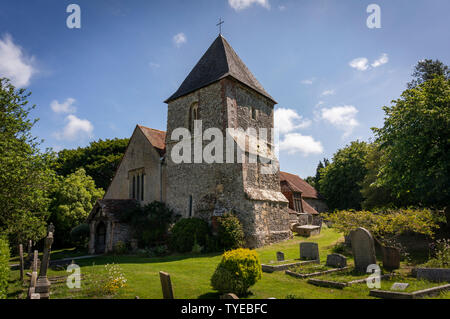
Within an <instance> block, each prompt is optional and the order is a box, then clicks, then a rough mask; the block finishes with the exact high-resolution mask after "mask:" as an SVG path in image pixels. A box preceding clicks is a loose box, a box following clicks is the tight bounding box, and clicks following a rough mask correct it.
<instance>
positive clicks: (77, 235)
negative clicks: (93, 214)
mask: <svg viewBox="0 0 450 319" xmlns="http://www.w3.org/2000/svg"><path fill="white" fill-rule="evenodd" d="M89 233H90V229H89V225H88V224H80V225H78V226H76V227H74V228H72V230H71V231H70V238H71V240H72V243H73V244H74V245H75V247H77V248H86V247H87V244H88V241H89Z"/></svg>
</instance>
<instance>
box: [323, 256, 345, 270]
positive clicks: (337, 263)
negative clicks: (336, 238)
mask: <svg viewBox="0 0 450 319" xmlns="http://www.w3.org/2000/svg"><path fill="white" fill-rule="evenodd" d="M326 265H327V266H330V267H337V268H344V267H347V257H345V256H343V255H341V254H331V255H328V256H327V264H326Z"/></svg>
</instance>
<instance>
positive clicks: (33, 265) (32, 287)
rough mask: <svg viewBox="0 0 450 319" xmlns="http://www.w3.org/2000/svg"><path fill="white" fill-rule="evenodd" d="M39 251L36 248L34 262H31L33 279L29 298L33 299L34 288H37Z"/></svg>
mask: <svg viewBox="0 0 450 319" xmlns="http://www.w3.org/2000/svg"><path fill="white" fill-rule="evenodd" d="M38 260H39V259H38V251H37V250H35V251H34V254H33V262H32V264H31V270H32V272H31V279H30V288H29V289H28V298H30V299H31V295H32V294H33V293H34V290H35V288H36V281H37V268H38V267H37V265H38Z"/></svg>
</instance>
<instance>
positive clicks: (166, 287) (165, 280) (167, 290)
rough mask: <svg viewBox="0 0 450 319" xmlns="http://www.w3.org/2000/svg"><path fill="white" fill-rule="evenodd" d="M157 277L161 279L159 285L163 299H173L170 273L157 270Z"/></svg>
mask: <svg viewBox="0 0 450 319" xmlns="http://www.w3.org/2000/svg"><path fill="white" fill-rule="evenodd" d="M159 279H160V281H161V287H162V292H163V298H164V299H175V298H174V296H173V288H172V281H171V280H170V275H169V274H168V273H166V272H163V271H160V272H159Z"/></svg>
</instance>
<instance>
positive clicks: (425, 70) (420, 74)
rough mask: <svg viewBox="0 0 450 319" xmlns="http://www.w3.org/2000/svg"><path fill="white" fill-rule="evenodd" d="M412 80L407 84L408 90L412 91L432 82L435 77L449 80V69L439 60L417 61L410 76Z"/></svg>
mask: <svg viewBox="0 0 450 319" xmlns="http://www.w3.org/2000/svg"><path fill="white" fill-rule="evenodd" d="M412 76H413V80H412V81H411V82H409V83H408V85H407V86H408V89H414V88H415V87H417V86H419V85H420V84H422V83H424V82H426V81H428V80H432V79H434V78H435V77H437V76H443V77H445V78H446V79H447V80H449V79H450V69H449V68H448V66H446V65H445V64H444V63H442V62H441V61H439V60H434V61H433V60H431V59H425V60H422V61H419V62H418V63H417V64H416V66H415V68H414V73H413V74H412Z"/></svg>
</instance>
